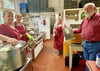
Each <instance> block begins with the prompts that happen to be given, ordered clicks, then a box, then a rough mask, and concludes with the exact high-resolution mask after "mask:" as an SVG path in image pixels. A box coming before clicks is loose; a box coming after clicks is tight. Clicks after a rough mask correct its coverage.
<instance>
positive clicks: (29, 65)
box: [19, 58, 33, 71]
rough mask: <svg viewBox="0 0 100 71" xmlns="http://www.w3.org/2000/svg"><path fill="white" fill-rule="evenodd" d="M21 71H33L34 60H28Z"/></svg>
mask: <svg viewBox="0 0 100 71" xmlns="http://www.w3.org/2000/svg"><path fill="white" fill-rule="evenodd" d="M19 71H33V65H32V58H27V61H26V64H25V65H24V66H23V67H22V68H21V69H20V70H19Z"/></svg>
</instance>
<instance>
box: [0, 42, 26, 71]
mask: <svg viewBox="0 0 100 71" xmlns="http://www.w3.org/2000/svg"><path fill="white" fill-rule="evenodd" d="M25 48H26V42H24V41H20V42H19V43H18V44H17V45H16V46H12V45H11V44H8V43H6V44H4V45H3V46H1V47H0V71H14V70H15V69H18V68H20V67H21V66H23V65H24V64H25V62H26V54H25V50H24V49H25Z"/></svg>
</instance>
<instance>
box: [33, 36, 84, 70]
mask: <svg viewBox="0 0 100 71" xmlns="http://www.w3.org/2000/svg"><path fill="white" fill-rule="evenodd" d="M56 52H57V51H56V50H55V49H54V48H53V38H52V39H51V40H46V41H45V42H44V48H43V50H42V51H41V53H40V54H39V56H38V57H37V58H36V60H35V61H34V62H33V70H34V71H69V70H68V67H67V66H65V61H64V59H63V57H62V55H59V56H57V54H56ZM80 70H81V71H85V67H84V66H79V67H75V68H74V67H73V69H72V71H80Z"/></svg>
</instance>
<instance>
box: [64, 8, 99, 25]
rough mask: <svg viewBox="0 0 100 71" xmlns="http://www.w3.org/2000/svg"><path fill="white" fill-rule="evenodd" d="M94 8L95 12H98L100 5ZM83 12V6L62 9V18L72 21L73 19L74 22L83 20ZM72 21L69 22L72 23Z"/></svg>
mask: <svg viewBox="0 0 100 71" xmlns="http://www.w3.org/2000/svg"><path fill="white" fill-rule="evenodd" d="M96 10H97V13H100V7H96ZM83 12H84V9H83V8H74V9H64V19H65V20H72V21H73V20H74V21H75V22H77V21H80V20H83V19H84V15H82V13H83ZM72 21H70V22H71V23H72ZM77 24H79V23H77Z"/></svg>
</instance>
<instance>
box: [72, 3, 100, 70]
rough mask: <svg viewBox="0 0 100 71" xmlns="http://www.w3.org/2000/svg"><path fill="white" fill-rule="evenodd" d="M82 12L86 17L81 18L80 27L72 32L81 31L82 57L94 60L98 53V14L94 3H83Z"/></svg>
mask: <svg viewBox="0 0 100 71" xmlns="http://www.w3.org/2000/svg"><path fill="white" fill-rule="evenodd" d="M84 13H85V15H86V17H85V18H84V19H83V21H82V23H81V26H80V28H79V29H77V30H74V33H75V34H76V33H81V37H82V39H83V42H82V46H83V49H84V59H85V60H96V54H97V53H100V14H99V13H96V6H95V4H94V3H87V4H85V5H84ZM86 71H88V69H86Z"/></svg>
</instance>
